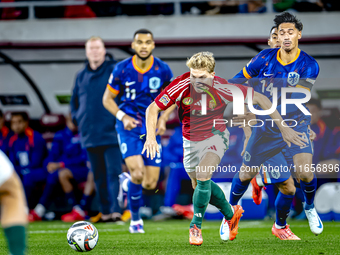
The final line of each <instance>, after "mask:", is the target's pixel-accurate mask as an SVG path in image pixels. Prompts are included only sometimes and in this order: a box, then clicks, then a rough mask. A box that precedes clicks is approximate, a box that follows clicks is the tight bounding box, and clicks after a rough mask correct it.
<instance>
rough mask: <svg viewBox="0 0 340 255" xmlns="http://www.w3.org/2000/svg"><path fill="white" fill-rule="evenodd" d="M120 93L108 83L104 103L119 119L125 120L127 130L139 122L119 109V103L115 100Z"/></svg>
mask: <svg viewBox="0 0 340 255" xmlns="http://www.w3.org/2000/svg"><path fill="white" fill-rule="evenodd" d="M118 94H119V91H117V90H114V89H113V88H112V87H111V86H110V85H109V84H108V85H107V87H106V90H105V92H104V95H103V105H104V107H105V108H106V109H107V110H108V111H109V112H110V113H112V114H113V115H114V116H115V117H116V118H117V119H118V120H120V121H122V122H123V125H124V129H126V130H131V129H134V128H135V127H137V124H138V123H139V122H138V121H137V120H136V119H134V118H132V117H131V116H129V115H127V114H126V113H125V112H123V111H122V110H120V109H119V107H118V105H117V104H116V102H115V100H114V99H115V98H116V97H117V96H118Z"/></svg>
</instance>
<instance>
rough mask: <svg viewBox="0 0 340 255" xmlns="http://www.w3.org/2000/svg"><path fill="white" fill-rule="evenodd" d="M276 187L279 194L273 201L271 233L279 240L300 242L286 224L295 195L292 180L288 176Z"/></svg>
mask: <svg viewBox="0 0 340 255" xmlns="http://www.w3.org/2000/svg"><path fill="white" fill-rule="evenodd" d="M276 186H277V187H278V189H279V193H278V195H277V197H276V200H275V210H276V219H275V223H274V225H273V227H272V233H273V235H275V236H277V237H278V238H280V239H281V240H301V239H300V238H299V237H297V236H296V235H295V234H294V233H293V232H292V231H291V230H290V228H289V225H287V222H286V219H287V217H288V214H289V211H290V208H291V205H292V202H293V198H294V195H295V185H294V180H293V178H292V177H291V176H290V177H289V178H288V179H287V180H285V181H283V182H280V183H276Z"/></svg>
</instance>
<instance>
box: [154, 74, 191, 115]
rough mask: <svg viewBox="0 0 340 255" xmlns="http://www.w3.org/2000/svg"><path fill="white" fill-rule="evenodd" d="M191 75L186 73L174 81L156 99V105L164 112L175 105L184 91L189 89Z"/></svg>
mask: <svg viewBox="0 0 340 255" xmlns="http://www.w3.org/2000/svg"><path fill="white" fill-rule="evenodd" d="M189 83H190V73H185V74H183V75H181V76H179V77H177V78H176V79H175V80H173V81H172V82H171V83H170V84H169V85H168V86H166V87H165V89H164V90H163V91H162V92H161V93H160V94H159V95H158V96H157V97H156V99H155V103H156V104H157V106H158V107H159V108H160V109H162V110H163V111H164V110H166V109H168V108H169V107H170V106H171V105H173V104H175V103H176V101H177V100H178V98H179V97H180V96H181V94H182V93H183V91H184V90H186V89H189V86H188V84H189Z"/></svg>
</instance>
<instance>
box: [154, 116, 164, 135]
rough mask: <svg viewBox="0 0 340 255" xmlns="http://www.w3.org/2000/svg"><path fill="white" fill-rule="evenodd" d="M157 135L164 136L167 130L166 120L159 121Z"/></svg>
mask: <svg viewBox="0 0 340 255" xmlns="http://www.w3.org/2000/svg"><path fill="white" fill-rule="evenodd" d="M156 128H157V129H156V130H157V131H156V135H164V133H165V130H166V120H165V119H164V118H162V117H160V118H159V119H158V122H157V127H156Z"/></svg>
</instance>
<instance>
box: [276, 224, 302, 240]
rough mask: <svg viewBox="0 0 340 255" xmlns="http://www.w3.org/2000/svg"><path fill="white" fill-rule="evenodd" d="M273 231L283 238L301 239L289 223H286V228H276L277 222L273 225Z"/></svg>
mask: <svg viewBox="0 0 340 255" xmlns="http://www.w3.org/2000/svg"><path fill="white" fill-rule="evenodd" d="M272 233H273V235H274V236H276V237H277V238H279V239H281V240H301V239H300V238H299V237H297V236H296V235H295V234H294V233H293V232H292V231H291V230H290V228H289V225H286V227H285V228H281V229H279V228H276V227H275V223H274V225H273V227H272Z"/></svg>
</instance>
